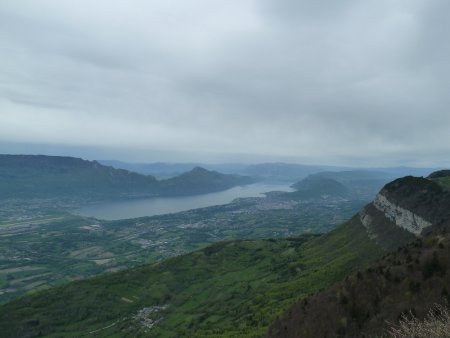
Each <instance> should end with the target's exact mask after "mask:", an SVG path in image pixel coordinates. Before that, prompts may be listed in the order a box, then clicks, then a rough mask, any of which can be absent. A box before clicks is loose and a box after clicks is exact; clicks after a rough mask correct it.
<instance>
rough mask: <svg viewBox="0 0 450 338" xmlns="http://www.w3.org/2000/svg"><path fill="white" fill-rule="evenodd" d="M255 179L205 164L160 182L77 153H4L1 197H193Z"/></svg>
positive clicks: (0, 157)
mask: <svg viewBox="0 0 450 338" xmlns="http://www.w3.org/2000/svg"><path fill="white" fill-rule="evenodd" d="M252 182H254V179H252V178H250V177H246V176H238V175H225V174H220V173H218V172H211V171H208V170H205V169H201V168H195V169H193V170H192V171H191V172H189V173H185V174H182V175H180V176H178V177H174V178H171V179H167V180H161V181H158V180H157V179H155V178H154V177H153V176H150V175H141V174H137V173H134V172H131V171H128V170H123V169H115V168H113V167H108V166H104V165H101V164H99V163H98V162H96V161H86V160H82V159H79V158H73V157H60V156H39V155H37V156H35V155H0V199H1V198H26V199H28V198H60V197H66V198H88V199H118V198H124V197H125V198H130V197H151V196H180V195H195V194H202V193H208V192H214V191H220V190H225V189H228V188H231V187H233V186H236V185H244V184H249V183H252Z"/></svg>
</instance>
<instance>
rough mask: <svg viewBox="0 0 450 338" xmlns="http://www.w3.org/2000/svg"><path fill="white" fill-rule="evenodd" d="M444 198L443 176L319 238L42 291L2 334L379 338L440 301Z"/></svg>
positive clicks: (390, 197) (448, 219) (233, 246)
mask: <svg viewBox="0 0 450 338" xmlns="http://www.w3.org/2000/svg"><path fill="white" fill-rule="evenodd" d="M321 182H322V183H323V182H324V181H319V183H320V184H321ZM325 182H327V181H325ZM336 182H337V181H336ZM312 183H314V184H316V182H312ZM308 184H309V183H305V182H304V184H302V185H301V186H300V187H299V188H302V187H305V186H306V188H307V187H308ZM320 184H319V186H320ZM331 185H332V186H336V185H335V183H334V182H333V183H331ZM336 187H339V189H338V190H340V186H336ZM449 188H450V182H449V177H448V176H446V173H445V172H444V173H440V174H433V175H431V176H430V178H428V179H425V178H419V177H405V178H401V179H398V180H395V181H393V182H391V183H389V184H387V185H386V186H385V187H384V188H383V189H382V190H381V191H380V192H379V193H378V194H377V196H376V198H375V199H374V201H373V202H372V203H369V204H368V205H367V206H366V207H365V208H363V209H362V210H361V211H360V212H359V213H358V214H356V215H355V216H354V217H353V218H352V219H351V220H349V221H348V222H345V223H344V224H342V225H340V226H338V227H337V228H336V229H335V230H333V231H331V232H329V233H327V234H325V235H322V236H314V235H303V236H300V237H298V238H291V239H280V240H265V241H231V242H223V243H217V244H214V245H212V246H209V247H206V248H204V249H202V250H199V251H195V252H192V253H190V254H187V255H182V256H179V257H175V258H171V259H168V260H166V261H164V262H162V263H158V264H153V265H146V266H142V267H138V268H133V269H128V270H124V271H121V272H119V273H116V274H111V275H106V276H101V277H96V278H93V279H88V280H84V281H77V282H73V283H70V284H68V285H64V286H61V287H57V288H54V289H50V290H46V291H41V292H40V293H37V294H35V295H30V296H26V297H23V298H21V299H18V300H15V301H13V302H10V303H7V304H5V305H2V306H1V307H0V314H1V315H0V332H3V333H4V334H5V335H6V336H11V337H13V336H27V337H34V336H39V335H41V336H57V335H58V336H83V335H87V334H95V335H96V336H100V337H109V336H121V337H135V336H164V337H166V336H167V337H180V336H181V337H212V336H214V337H230V336H239V337H256V336H264V335H266V334H267V333H268V334H269V336H271V337H325V336H326V337H364V336H368V335H375V336H380V335H383V333H384V330H385V329H386V326H387V325H388V324H387V322H386V320H389V321H392V322H393V323H395V322H396V321H397V319H398V318H399V316H400V315H401V314H402V313H406V312H407V311H409V310H411V311H414V313H415V314H417V316H419V317H420V316H423V314H424V313H425V312H426V311H427V310H428V309H429V308H430V307H431V306H432V304H433V303H436V302H444V300H445V299H448V298H449V296H448V295H449V293H448V292H449V290H448V285H449V282H450V280H449V278H450V277H449V274H448V270H449V269H450V259H449V256H448V249H449V247H450V234H449V226H450V192H449ZM237 226H238V225H237ZM383 257H384V258H383ZM380 259H382V260H380ZM377 260H378V262H376V261H377ZM336 283H337V284H336ZM333 285H334V286H333ZM299 299H300V301H298V300H299ZM293 304H294V305H293ZM280 313H283V314H282V315H281V316H280ZM269 325H270V329H269V330H268V329H267V328H268V327H269Z"/></svg>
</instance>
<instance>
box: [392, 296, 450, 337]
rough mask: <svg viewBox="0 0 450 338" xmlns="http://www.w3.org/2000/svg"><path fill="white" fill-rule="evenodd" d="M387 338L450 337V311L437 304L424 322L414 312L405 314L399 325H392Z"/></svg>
mask: <svg viewBox="0 0 450 338" xmlns="http://www.w3.org/2000/svg"><path fill="white" fill-rule="evenodd" d="M385 337H386V338H411V337H414V338H446V337H450V311H449V309H448V307H446V306H442V305H439V304H435V305H434V306H433V307H432V308H431V309H430V310H429V311H428V314H427V315H426V317H425V318H424V319H423V320H419V319H418V318H417V317H416V316H415V315H414V314H413V313H412V312H409V313H408V314H403V315H402V316H401V317H400V320H399V323H398V324H397V325H392V324H391V325H390V327H389V328H388V330H387V335H386V336H385Z"/></svg>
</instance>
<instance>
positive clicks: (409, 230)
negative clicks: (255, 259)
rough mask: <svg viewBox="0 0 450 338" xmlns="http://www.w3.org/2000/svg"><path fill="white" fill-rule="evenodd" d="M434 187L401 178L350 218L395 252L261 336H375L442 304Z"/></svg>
mask: <svg viewBox="0 0 450 338" xmlns="http://www.w3.org/2000/svg"><path fill="white" fill-rule="evenodd" d="M430 177H431V176H430ZM439 179H442V175H439ZM441 183H442V182H437V181H435V180H434V179H425V178H416V177H405V178H401V179H398V180H395V181H393V182H391V183H389V184H387V185H386V186H385V187H384V188H383V189H382V190H381V191H380V192H379V194H378V195H377V196H376V198H375V200H374V201H373V202H372V203H370V204H368V205H367V206H366V207H365V208H364V209H363V210H361V212H360V213H359V215H358V217H359V221H360V223H361V224H362V225H363V226H364V227H365V229H366V232H367V235H368V237H369V238H370V239H371V240H373V241H374V242H375V243H376V244H377V245H379V246H380V247H382V248H383V249H384V250H385V251H386V252H393V251H395V250H397V251H396V252H395V253H391V254H388V255H386V256H385V257H384V258H383V259H382V260H381V261H379V262H378V263H375V264H374V265H373V266H371V267H370V268H368V269H367V270H364V271H360V272H358V273H357V274H356V275H353V276H349V277H347V278H346V279H345V280H344V281H342V282H340V283H338V284H336V285H335V286H333V287H332V288H330V289H328V290H325V291H322V292H319V293H317V294H315V295H312V296H310V297H308V298H305V299H303V300H301V301H299V302H297V303H296V304H294V305H293V306H292V307H291V308H289V309H288V310H287V311H286V312H285V313H284V314H283V315H282V316H281V317H280V318H279V319H277V320H276V321H275V322H274V323H273V324H272V326H271V327H270V329H269V336H270V337H375V336H382V335H383V333H384V330H385V329H386V326H387V324H386V322H387V321H389V322H391V323H395V322H396V321H397V320H398V318H399V316H400V315H401V314H402V313H405V312H407V311H410V310H411V311H413V313H415V314H416V315H417V316H418V317H421V316H423V315H424V314H425V313H426V312H427V311H428V309H429V308H430V307H432V306H433V304H434V303H444V302H446V301H448V300H450V297H449V296H448V295H449V293H448V291H450V290H447V288H448V285H450V284H449V283H450V280H449V278H450V277H449V274H448V273H446V272H447V270H449V269H450V258H449V257H450V255H449V250H450V232H449V231H448V230H449V224H450V193H449V192H448V189H446V188H445V187H443V186H442V184H441Z"/></svg>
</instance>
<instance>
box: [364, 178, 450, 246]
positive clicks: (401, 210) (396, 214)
mask: <svg viewBox="0 0 450 338" xmlns="http://www.w3.org/2000/svg"><path fill="white" fill-rule="evenodd" d="M449 205H450V194H449V192H448V191H446V190H445V189H443V188H442V186H440V185H439V184H438V183H437V182H434V181H433V180H430V179H425V178H418V177H405V178H401V179H398V180H395V181H393V182H391V183H389V184H387V185H386V186H385V187H384V188H383V189H382V190H381V191H380V192H379V193H378V194H377V196H376V198H375V199H374V201H373V202H372V203H370V204H369V205H367V206H366V207H365V208H363V209H362V210H361V211H360V213H359V218H360V221H361V223H362V224H363V225H364V227H365V228H366V230H367V233H368V236H369V237H370V238H371V239H373V240H375V241H376V242H377V243H378V244H379V245H380V246H382V247H383V248H384V249H386V250H387V251H391V250H394V249H396V248H398V247H399V246H402V245H405V244H407V243H409V242H410V241H411V240H412V239H413V238H414V237H422V236H423V235H425V234H426V233H427V232H429V231H432V230H433V229H435V228H443V227H444V228H447V227H448V225H449V220H450V209H449V207H448V206H449Z"/></svg>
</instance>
